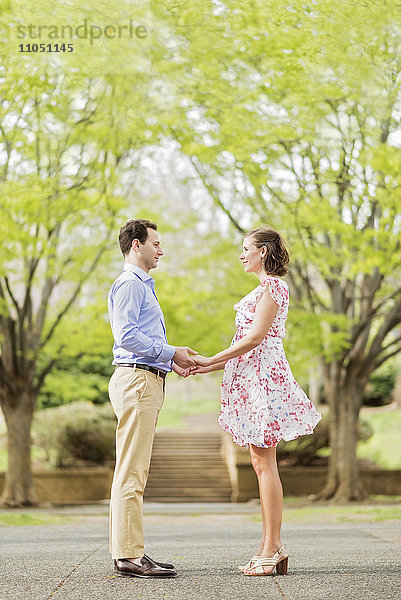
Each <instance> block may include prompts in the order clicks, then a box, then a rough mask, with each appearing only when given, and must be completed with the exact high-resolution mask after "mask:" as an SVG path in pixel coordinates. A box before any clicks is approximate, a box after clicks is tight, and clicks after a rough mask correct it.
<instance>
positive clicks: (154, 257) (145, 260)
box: [138, 228, 164, 273]
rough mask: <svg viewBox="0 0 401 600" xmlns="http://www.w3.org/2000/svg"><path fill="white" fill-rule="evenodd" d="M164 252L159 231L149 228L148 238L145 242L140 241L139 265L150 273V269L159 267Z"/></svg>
mask: <svg viewBox="0 0 401 600" xmlns="http://www.w3.org/2000/svg"><path fill="white" fill-rule="evenodd" d="M163 254H164V252H163V250H162V249H161V247H160V240H159V236H158V234H157V231H155V230H154V229H150V228H148V239H147V240H146V242H145V243H144V244H141V243H139V245H138V255H139V262H140V265H139V266H140V267H141V268H142V269H143V270H144V271H146V272H147V273H148V272H149V271H150V269H155V268H156V267H157V264H158V262H159V258H160V257H161V256H163Z"/></svg>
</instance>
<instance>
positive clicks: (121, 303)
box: [108, 263, 175, 371]
mask: <svg viewBox="0 0 401 600" xmlns="http://www.w3.org/2000/svg"><path fill="white" fill-rule="evenodd" d="M108 309H109V317H110V324H111V330H112V332H113V337H114V346H113V355H114V360H113V365H115V364H117V363H142V364H144V365H148V366H149V367H154V368H155V369H160V370H161V371H171V369H172V364H173V356H174V354H175V347H174V346H170V345H169V344H167V338H166V326H165V322H164V315H163V313H162V310H161V308H160V305H159V302H158V300H157V298H156V294H155V282H154V279H153V278H152V277H151V276H150V275H148V274H147V273H146V272H145V271H143V269H140V268H139V267H137V266H135V265H132V264H130V263H125V264H124V271H123V272H122V273H121V275H120V276H119V277H117V279H116V280H115V282H114V283H113V285H112V286H111V288H110V292H109V297H108Z"/></svg>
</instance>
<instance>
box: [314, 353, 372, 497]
mask: <svg viewBox="0 0 401 600" xmlns="http://www.w3.org/2000/svg"><path fill="white" fill-rule="evenodd" d="M327 376H328V378H329V380H328V381H327V380H326V393H327V399H328V401H329V405H330V423H329V439H330V448H331V455H330V457H329V466H328V474H327V482H326V485H325V487H324V488H323V490H322V491H321V492H320V493H319V494H318V495H317V499H333V500H334V501H336V502H350V501H352V500H362V499H363V498H366V495H367V494H366V492H365V490H364V488H363V486H362V483H361V480H360V474H359V466H358V460H357V458H356V444H357V441H358V416H359V408H360V406H361V400H362V392H363V386H359V387H357V386H349V385H346V384H345V383H344V382H343V381H342V380H341V378H340V376H339V366H338V365H337V364H336V363H332V364H331V365H330V366H329V367H328V370H327Z"/></svg>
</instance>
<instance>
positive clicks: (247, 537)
mask: <svg viewBox="0 0 401 600" xmlns="http://www.w3.org/2000/svg"><path fill="white" fill-rule="evenodd" d="M20 512H23V513H28V512H29V511H27V510H24V511H20ZM40 512H42V513H43V512H47V513H49V512H51V513H54V514H57V515H59V516H60V515H61V516H63V517H65V519H66V522H63V523H62V524H54V525H40V526H29V527H27V526H18V527H16V526H12V527H9V526H2V527H0V560H1V569H0V599H1V600H20V599H21V600H50V599H51V600H53V599H54V600H123V599H124V600H125V599H126V600H131V599H135V600H164V599H171V600H215V599H216V600H219V599H224V600H254V599H255V600H256V599H257V600H261V599H263V600H264V599H266V600H267V599H269V600H270V599H271V600H326V599H331V598H332V599H335V600H351V599H352V600H354V599H357V600H401V569H400V556H401V527H400V523H399V521H395V520H391V521H390V520H389V521H381V522H365V521H363V522H360V523H325V522H322V521H321V520H320V521H319V519H317V521H316V522H311V523H295V522H290V523H288V524H287V525H284V531H283V539H284V541H285V542H286V544H287V549H288V552H289V574H288V575H286V576H273V577H252V578H251V577H245V576H244V575H242V574H241V573H240V572H239V571H238V570H237V565H238V564H241V563H244V562H245V561H246V560H247V559H248V558H249V556H250V555H251V554H252V553H253V551H254V549H255V546H256V544H257V540H258V537H259V535H260V532H261V523H260V522H258V521H257V518H256V515H258V512H259V509H258V507H257V506H255V505H252V504H245V505H236V504H224V505H221V504H201V505H200V504H185V505H176V504H175V505H169V504H147V505H146V506H145V536H146V551H147V553H148V554H150V556H152V557H154V558H155V559H159V560H165V561H170V562H174V563H175V564H176V567H177V570H178V573H179V576H178V577H177V578H176V579H172V580H162V581H154V580H143V579H137V578H121V577H117V576H115V574H114V572H113V566H112V561H111V559H110V557H109V554H108V546H107V536H108V530H107V526H108V524H107V506H106V505H102V504H98V505H97V506H88V507H85V506H82V507H79V506H76V507H64V508H62V507H60V508H52V509H46V510H45V509H42V511H39V510H37V509H36V510H34V511H32V513H36V514H37V513H40ZM67 519H68V520H67Z"/></svg>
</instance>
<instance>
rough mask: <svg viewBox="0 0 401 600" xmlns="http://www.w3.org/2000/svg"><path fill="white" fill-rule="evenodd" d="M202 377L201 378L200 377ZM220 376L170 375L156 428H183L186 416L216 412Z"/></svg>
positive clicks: (217, 410) (218, 404) (217, 408)
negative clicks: (183, 376)
mask: <svg viewBox="0 0 401 600" xmlns="http://www.w3.org/2000/svg"><path fill="white" fill-rule="evenodd" d="M201 377H202V379H201ZM220 381H221V376H220V374H218V376H217V377H216V375H200V376H197V377H191V378H189V377H188V379H180V378H178V376H176V375H171V376H170V377H169V381H168V382H167V393H166V399H165V402H164V404H163V408H162V410H161V411H160V414H159V419H158V428H164V427H174V428H176V427H177V428H184V427H185V426H186V422H185V419H186V417H191V416H193V415H204V414H208V413H216V420H217V414H218V412H219V410H220Z"/></svg>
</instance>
